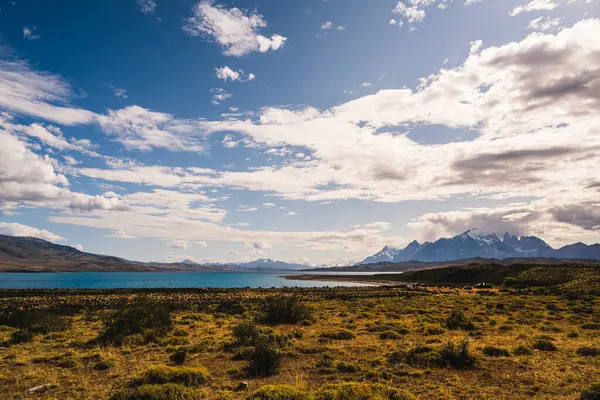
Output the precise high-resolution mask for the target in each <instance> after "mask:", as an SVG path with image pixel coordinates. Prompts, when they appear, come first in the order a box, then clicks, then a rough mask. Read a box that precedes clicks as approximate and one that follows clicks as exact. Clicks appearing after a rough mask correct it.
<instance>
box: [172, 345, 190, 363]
mask: <svg viewBox="0 0 600 400" xmlns="http://www.w3.org/2000/svg"><path fill="white" fill-rule="evenodd" d="M186 358H187V350H185V349H184V350H179V351H176V352H174V353H172V354H171V355H170V356H169V361H171V362H172V363H174V364H176V365H183V364H184V363H185V359H186Z"/></svg>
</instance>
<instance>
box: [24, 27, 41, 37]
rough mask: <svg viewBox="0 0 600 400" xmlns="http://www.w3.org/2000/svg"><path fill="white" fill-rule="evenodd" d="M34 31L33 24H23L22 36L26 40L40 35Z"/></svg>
mask: <svg viewBox="0 0 600 400" xmlns="http://www.w3.org/2000/svg"><path fill="white" fill-rule="evenodd" d="M35 31H36V29H35V26H32V27H29V26H24V27H23V37H24V38H25V39H27V40H35V39H39V38H40V35H38V34H36V33H35Z"/></svg>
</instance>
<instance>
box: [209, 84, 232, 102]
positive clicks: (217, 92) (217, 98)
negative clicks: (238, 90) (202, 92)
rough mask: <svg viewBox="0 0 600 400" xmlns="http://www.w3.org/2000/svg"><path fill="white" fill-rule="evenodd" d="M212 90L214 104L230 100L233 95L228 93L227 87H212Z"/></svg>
mask: <svg viewBox="0 0 600 400" xmlns="http://www.w3.org/2000/svg"><path fill="white" fill-rule="evenodd" d="M210 92H211V93H212V103H213V104H214V105H219V104H221V102H223V101H225V100H229V99H230V98H231V96H232V94H231V93H228V92H227V91H226V90H225V89H222V88H212V89H211V90H210Z"/></svg>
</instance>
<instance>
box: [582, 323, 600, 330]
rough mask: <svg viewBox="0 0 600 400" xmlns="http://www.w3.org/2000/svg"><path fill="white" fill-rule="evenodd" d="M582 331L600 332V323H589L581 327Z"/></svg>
mask: <svg viewBox="0 0 600 400" xmlns="http://www.w3.org/2000/svg"><path fill="white" fill-rule="evenodd" d="M581 329H586V330H593V331H597V330H600V323H597V322H587V323H585V324H583V325H581Z"/></svg>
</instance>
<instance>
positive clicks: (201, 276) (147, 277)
mask: <svg viewBox="0 0 600 400" xmlns="http://www.w3.org/2000/svg"><path fill="white" fill-rule="evenodd" d="M292 274H294V273H293V272H291V273H288V272H286V273H282V272H277V273H250V272H39V273H21V272H11V273H0V289H118V288H207V287H210V288H245V287H250V288H272V287H277V288H280V287H325V286H364V285H363V284H360V283H353V282H332V281H326V280H325V281H296V280H288V279H285V278H282V277H281V276H283V275H292ZM346 274H348V273H346ZM354 274H358V275H361V274H362V273H353V275H354ZM323 275H330V274H323ZM331 275H333V274H331ZM362 275H364V274H362ZM323 279H327V278H326V277H325V276H324V278H323Z"/></svg>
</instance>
